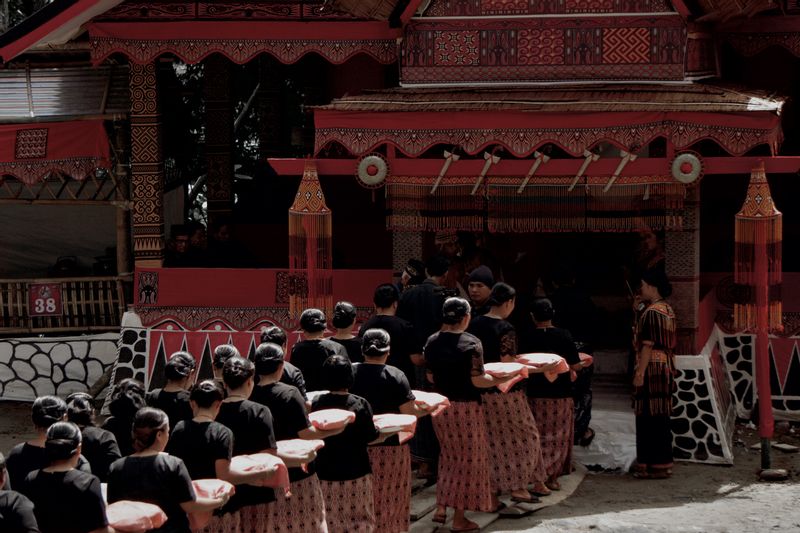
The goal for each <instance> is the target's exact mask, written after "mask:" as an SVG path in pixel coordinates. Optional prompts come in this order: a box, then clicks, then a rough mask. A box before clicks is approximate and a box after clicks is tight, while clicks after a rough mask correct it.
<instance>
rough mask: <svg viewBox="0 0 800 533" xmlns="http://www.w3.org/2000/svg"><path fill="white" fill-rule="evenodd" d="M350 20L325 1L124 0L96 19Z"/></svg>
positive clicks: (350, 17)
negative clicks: (146, 0) (152, 0)
mask: <svg viewBox="0 0 800 533" xmlns="http://www.w3.org/2000/svg"><path fill="white" fill-rule="evenodd" d="M321 18H328V19H353V17H352V16H350V15H349V14H347V13H342V12H337V11H333V10H331V9H330V8H328V7H327V6H326V5H325V1H324V0H303V1H299V0H298V1H294V2H292V1H287V0H283V1H281V0H275V1H267V2H258V1H250V2H209V1H206V2H184V1H180V0H178V1H166V2H163V1H162V2H141V1H133V2H123V3H122V4H120V5H118V6H116V7H115V8H113V9H110V10H109V11H107V12H105V13H103V14H102V15H101V16H99V17H97V18H96V19H95V20H98V21H112V20H144V21H146V20H150V21H154V20H192V19H201V20H208V19H214V20H236V19H244V20H280V19H294V20H298V19H321Z"/></svg>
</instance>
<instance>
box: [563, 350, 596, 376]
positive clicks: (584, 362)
mask: <svg viewBox="0 0 800 533" xmlns="http://www.w3.org/2000/svg"><path fill="white" fill-rule="evenodd" d="M578 356H580V358H581V368H586V367H587V366H592V364H593V363H594V358H593V357H592V356H591V355H589V354H588V353H583V352H580V353H578ZM569 379H571V380H572V381H575V380H576V379H578V373H577V372H575V371H574V370H571V369H570V371H569Z"/></svg>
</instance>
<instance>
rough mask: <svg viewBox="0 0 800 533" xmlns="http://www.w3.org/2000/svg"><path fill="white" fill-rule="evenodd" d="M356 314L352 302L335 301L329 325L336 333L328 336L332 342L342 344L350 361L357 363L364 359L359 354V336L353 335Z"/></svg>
mask: <svg viewBox="0 0 800 533" xmlns="http://www.w3.org/2000/svg"><path fill="white" fill-rule="evenodd" d="M356 316H357V312H356V307H355V306H354V305H353V304H351V303H350V302H336V305H335V306H334V308H333V320H331V325H332V326H333V327H334V328H335V329H336V333H334V334H333V336H332V337H328V338H329V339H330V340H332V341H333V342H336V343H339V344H341V345H342V346H344V349H345V350H346V351H347V357H349V358H350V362H351V363H359V362H361V361H363V360H364V356H363V355H361V337H357V336H355V335H353V326H355V323H356Z"/></svg>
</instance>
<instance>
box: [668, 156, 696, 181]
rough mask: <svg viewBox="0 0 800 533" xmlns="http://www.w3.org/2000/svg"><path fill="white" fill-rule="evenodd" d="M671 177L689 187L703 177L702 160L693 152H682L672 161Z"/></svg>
mask: <svg viewBox="0 0 800 533" xmlns="http://www.w3.org/2000/svg"><path fill="white" fill-rule="evenodd" d="M672 177H673V178H675V179H676V180H678V181H679V182H681V183H683V184H684V185H691V184H692V183H694V182H696V181H697V180H699V179H700V178H702V177H703V160H702V159H700V156H699V155H697V154H696V153H695V152H682V153H680V154H678V155H677V156H675V159H673V160H672Z"/></svg>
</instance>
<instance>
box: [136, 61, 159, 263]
mask: <svg viewBox="0 0 800 533" xmlns="http://www.w3.org/2000/svg"><path fill="white" fill-rule="evenodd" d="M130 92H131V200H132V201H133V213H132V220H133V251H134V257H135V259H136V261H137V263H140V264H141V262H142V261H145V262H147V263H148V264H150V266H154V264H155V263H159V264H160V262H161V259H162V257H163V251H164V213H163V196H164V162H163V156H162V151H161V127H160V116H159V113H158V91H157V85H156V67H155V64H154V63H148V64H146V65H140V64H131V66H130Z"/></svg>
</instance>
